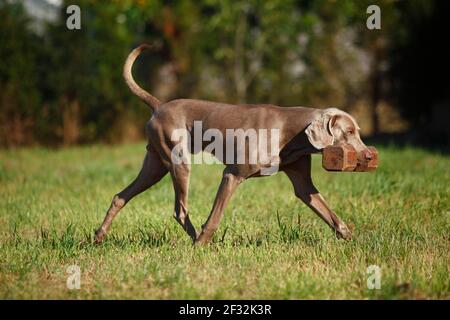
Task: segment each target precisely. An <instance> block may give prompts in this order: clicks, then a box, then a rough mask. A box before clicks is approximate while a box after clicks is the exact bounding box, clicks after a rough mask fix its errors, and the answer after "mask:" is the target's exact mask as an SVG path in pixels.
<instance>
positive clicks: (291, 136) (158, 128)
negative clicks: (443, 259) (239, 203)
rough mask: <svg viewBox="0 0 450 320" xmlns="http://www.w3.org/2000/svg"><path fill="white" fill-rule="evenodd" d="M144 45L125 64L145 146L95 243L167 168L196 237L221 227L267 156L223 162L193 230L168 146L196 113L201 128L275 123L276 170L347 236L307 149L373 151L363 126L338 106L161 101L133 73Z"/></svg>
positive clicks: (185, 173) (179, 210) (182, 177)
mask: <svg viewBox="0 0 450 320" xmlns="http://www.w3.org/2000/svg"><path fill="white" fill-rule="evenodd" d="M149 47H150V46H149V45H145V44H143V45H141V46H139V47H138V48H136V49H134V50H133V51H132V52H131V53H130V54H129V56H128V58H127V59H126V61H125V65H124V69H123V76H124V78H125V81H126V83H127V85H128V87H129V88H130V89H131V91H132V92H133V93H134V94H136V95H137V96H138V97H139V98H140V99H141V100H142V101H144V102H145V103H146V104H147V105H148V106H149V107H150V109H151V111H152V116H151V118H150V120H149V121H148V122H147V124H146V135H147V138H148V144H147V152H146V155H145V158H144V163H143V165H142V169H141V171H140V172H139V174H138V176H137V177H136V179H135V180H134V181H133V182H132V183H131V184H130V185H129V186H127V187H126V188H125V189H124V190H123V191H121V192H119V193H118V194H117V195H115V196H114V198H113V200H112V203H111V206H110V208H109V209H108V212H107V214H106V217H105V219H104V221H103V223H102V225H101V227H100V228H99V229H98V230H97V231H96V233H95V241H96V242H97V243H100V242H102V241H103V239H104V238H105V235H106V233H107V231H108V229H109V227H110V225H111V222H112V220H113V219H114V217H115V216H116V215H117V214H118V212H119V211H120V210H121V209H122V208H123V207H124V206H125V204H126V203H127V202H128V201H130V200H131V199H132V198H133V197H134V196H136V195H138V194H139V193H141V192H143V191H145V190H147V189H149V188H150V187H151V186H153V185H154V184H156V183H157V182H159V181H160V180H161V179H162V178H163V177H164V176H165V175H166V174H167V172H170V175H171V177H172V182H173V187H174V191H175V206H174V213H173V216H174V218H175V219H176V220H177V222H178V223H179V224H180V225H181V226H182V227H183V229H184V230H185V231H186V232H187V234H188V235H189V236H190V237H191V238H192V240H193V242H194V244H205V243H207V242H209V241H210V240H211V238H212V236H213V234H214V232H215V231H216V230H217V229H218V227H219V223H220V220H221V219H222V216H223V213H224V209H225V207H226V205H227V203H228V201H229V200H230V198H231V196H232V194H233V193H234V191H235V190H236V188H237V186H238V185H239V184H240V183H241V182H243V181H244V180H246V179H248V178H252V177H260V176H263V174H262V170H263V169H264V168H266V167H267V163H240V164H236V163H225V166H226V167H225V169H224V171H223V175H222V181H221V183H220V186H219V190H218V192H217V194H216V198H215V200H214V205H213V207H212V210H211V212H210V214H209V217H208V219H207V221H206V223H205V224H204V225H203V226H202V228H201V231H200V232H197V231H196V229H195V228H194V226H193V225H192V223H191V221H190V219H189V214H188V189H189V175H190V164H189V163H174V162H173V161H172V150H173V148H174V147H175V145H176V142H175V141H172V140H171V135H172V132H173V131H174V130H176V129H179V128H185V129H186V130H187V131H188V132H192V131H193V127H194V121H201V122H202V125H203V130H207V129H209V128H215V129H217V130H220V132H222V133H223V134H224V135H225V130H226V129H244V130H246V129H249V128H253V129H255V130H258V129H266V130H270V129H277V130H278V132H279V133H280V134H279V141H278V143H279V150H280V151H279V154H277V155H276V157H275V158H276V162H277V166H278V168H279V171H282V172H284V173H285V174H286V175H287V176H288V177H289V179H290V181H291V182H292V184H293V187H294V191H295V195H296V196H297V197H298V198H300V199H301V200H302V201H303V202H304V203H305V204H306V205H307V206H309V207H310V208H311V209H312V210H313V211H314V212H315V213H316V214H317V215H319V217H320V218H322V219H323V220H324V221H325V222H326V223H327V224H328V225H329V226H330V227H331V228H332V229H333V230H334V232H335V233H336V236H337V237H339V238H343V239H350V237H351V232H350V230H349V229H348V227H347V226H346V225H345V223H343V222H342V221H341V220H340V219H339V217H338V216H337V215H336V214H335V213H334V212H333V211H332V210H331V209H330V207H329V206H328V205H327V203H326V202H325V200H324V198H323V197H322V196H321V194H320V193H319V191H318V190H317V189H316V188H315V187H314V184H313V182H312V179H311V154H312V153H317V152H320V151H321V150H322V149H323V148H324V147H326V146H329V145H339V144H343V143H347V144H350V145H352V146H353V147H354V148H355V150H356V151H357V154H358V158H360V159H370V158H371V152H370V150H369V149H368V148H367V147H366V145H365V144H364V143H363V142H362V141H361V138H360V135H359V130H360V128H359V126H358V125H357V123H356V121H355V119H354V118H353V117H352V116H351V115H349V114H348V113H346V112H344V111H341V110H339V109H336V108H328V109H314V108H305V107H290V108H283V107H279V106H275V105H268V104H263V105H262V104H252V105H233V104H225V103H219V102H211V101H203V100H194V99H176V100H172V101H169V102H165V103H162V102H161V101H159V100H158V99H157V98H155V97H154V96H152V95H151V94H150V93H148V92H147V91H145V90H143V89H142V88H141V87H139V85H138V84H137V83H136V82H135V81H134V79H133V76H132V74H131V69H132V66H133V63H134V61H135V60H136V58H137V57H138V56H139V55H140V53H141V52H142V51H143V50H144V49H147V48H149ZM202 148H204V146H202ZM234 151H236V150H234ZM247 151H248V150H247ZM225 152H226V150H225ZM235 153H236V152H235Z"/></svg>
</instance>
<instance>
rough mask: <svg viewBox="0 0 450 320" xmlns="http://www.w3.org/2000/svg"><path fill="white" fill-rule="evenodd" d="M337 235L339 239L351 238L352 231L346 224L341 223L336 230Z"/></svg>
mask: <svg viewBox="0 0 450 320" xmlns="http://www.w3.org/2000/svg"><path fill="white" fill-rule="evenodd" d="M336 236H337V238H338V239H344V240H351V239H352V232H351V231H350V229H349V228H348V227H347V226H346V225H340V226H339V227H338V229H337V230H336Z"/></svg>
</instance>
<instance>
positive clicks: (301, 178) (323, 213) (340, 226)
mask: <svg viewBox="0 0 450 320" xmlns="http://www.w3.org/2000/svg"><path fill="white" fill-rule="evenodd" d="M284 172H285V173H286V174H287V176H288V177H289V179H290V180H291V182H292V184H293V186H294V190H295V195H296V196H297V197H298V198H300V199H301V200H302V201H303V202H304V203H305V204H306V205H307V206H308V207H310V208H311V209H312V210H313V211H314V212H315V213H316V214H317V215H318V216H319V217H320V218H322V220H324V221H325V222H326V223H327V224H328V225H329V226H330V227H331V228H332V229H333V230H335V231H336V234H337V236H338V237H339V238H343V239H346V240H348V239H350V238H351V232H350V230H349V229H348V227H347V226H346V225H345V223H344V222H342V221H341V219H339V217H338V216H337V215H336V214H335V213H334V212H333V211H332V210H331V209H330V207H329V206H328V204H327V203H326V202H325V200H324V198H323V197H322V195H321V194H320V193H319V191H318V190H317V189H316V188H315V187H314V184H313V182H312V179H311V155H307V156H303V157H301V158H300V159H299V160H297V161H296V162H294V163H292V164H289V165H288V166H287V167H286V168H284Z"/></svg>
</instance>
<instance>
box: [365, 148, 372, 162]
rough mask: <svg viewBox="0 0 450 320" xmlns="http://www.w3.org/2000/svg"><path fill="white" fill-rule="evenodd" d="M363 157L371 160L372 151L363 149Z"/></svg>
mask: <svg viewBox="0 0 450 320" xmlns="http://www.w3.org/2000/svg"><path fill="white" fill-rule="evenodd" d="M364 157H365V158H366V159H367V160H372V158H373V155H372V152H370V150H368V149H366V150H364Z"/></svg>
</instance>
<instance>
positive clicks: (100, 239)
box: [94, 230, 105, 244]
mask: <svg viewBox="0 0 450 320" xmlns="http://www.w3.org/2000/svg"><path fill="white" fill-rule="evenodd" d="M104 239H105V233H104V232H103V230H97V231H95V235H94V243H95V244H100V243H102V242H103V240H104Z"/></svg>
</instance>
